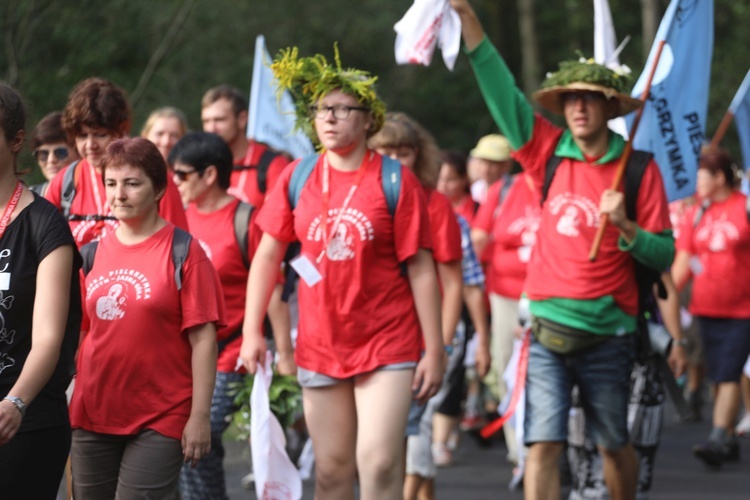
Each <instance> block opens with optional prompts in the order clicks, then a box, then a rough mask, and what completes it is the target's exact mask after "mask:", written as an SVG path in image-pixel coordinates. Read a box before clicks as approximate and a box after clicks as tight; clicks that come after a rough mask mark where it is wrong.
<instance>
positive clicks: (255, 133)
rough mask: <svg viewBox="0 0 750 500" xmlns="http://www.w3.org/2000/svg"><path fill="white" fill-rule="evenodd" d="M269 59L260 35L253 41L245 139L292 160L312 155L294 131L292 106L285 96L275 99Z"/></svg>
mask: <svg viewBox="0 0 750 500" xmlns="http://www.w3.org/2000/svg"><path fill="white" fill-rule="evenodd" d="M270 61H271V56H270V54H269V53H268V50H267V49H266V42H265V38H264V37H263V35H258V37H257V38H256V39H255V61H254V64H253V83H252V86H251V88H250V103H249V104H250V109H249V111H248V120H247V137H248V138H250V139H254V140H256V141H258V142H263V143H265V144H268V145H269V146H271V147H272V148H275V149H278V150H280V151H286V152H287V153H290V154H291V155H292V156H294V157H295V158H301V157H303V156H305V155H309V154H312V153H314V152H315V148H314V147H313V145H312V143H311V142H310V139H308V137H307V136H306V135H305V134H304V133H302V132H300V131H295V130H294V105H293V104H292V97H291V96H290V95H289V93H288V92H285V93H284V95H283V96H282V98H281V101H277V99H276V86H275V85H274V83H275V82H274V76H273V72H272V71H271V68H269V67H268V64H269V63H270Z"/></svg>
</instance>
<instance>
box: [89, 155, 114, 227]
mask: <svg viewBox="0 0 750 500" xmlns="http://www.w3.org/2000/svg"><path fill="white" fill-rule="evenodd" d="M89 173H90V174H91V184H92V186H93V189H94V202H95V203H96V213H97V214H99V215H107V212H106V211H105V208H104V205H105V204H106V202H103V201H102V198H101V196H102V195H101V193H100V192H99V179H97V177H96V169H95V168H94V166H93V165H92V164H91V163H89ZM107 209H109V207H107ZM107 211H108V210H107Z"/></svg>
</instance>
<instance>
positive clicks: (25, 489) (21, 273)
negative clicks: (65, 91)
mask: <svg viewBox="0 0 750 500" xmlns="http://www.w3.org/2000/svg"><path fill="white" fill-rule="evenodd" d="M24 121H25V110H24V106H23V101H22V100H21V97H20V96H19V95H18V93H17V92H16V91H15V90H13V89H12V88H11V87H9V86H7V85H5V84H0V398H2V399H1V400H0V496H1V497H2V498H34V499H37V498H38V499H46V498H52V499H53V498H55V497H56V494H57V489H58V485H59V484H60V479H61V478H62V474H63V469H64V467H65V461H66V459H67V455H68V451H69V449H70V423H69V421H68V412H67V402H66V398H65V389H66V387H67V385H68V383H69V381H70V375H71V371H70V366H71V362H72V359H73V355H74V353H75V347H76V345H77V340H78V339H77V333H78V328H79V327H80V289H79V285H78V272H77V268H78V267H80V257H79V256H78V252H77V250H76V249H75V248H76V247H75V243H74V241H73V237H72V235H71V234H70V229H69V227H68V224H67V222H66V221H65V219H63V217H62V215H61V214H60V213H59V212H58V211H57V210H56V209H55V208H54V207H53V206H52V205H51V204H50V203H49V202H47V201H46V200H44V199H43V198H39V197H38V196H36V195H35V194H33V193H32V192H31V191H29V190H28V189H27V188H26V187H24V186H23V185H22V184H21V183H20V182H19V181H18V172H17V171H16V166H17V157H18V153H19V151H21V148H22V147H23V142H24V139H25V136H26V134H25V131H24ZM66 332H67V334H66ZM61 350H62V355H61Z"/></svg>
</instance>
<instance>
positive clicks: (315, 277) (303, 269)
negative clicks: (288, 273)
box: [289, 254, 323, 287]
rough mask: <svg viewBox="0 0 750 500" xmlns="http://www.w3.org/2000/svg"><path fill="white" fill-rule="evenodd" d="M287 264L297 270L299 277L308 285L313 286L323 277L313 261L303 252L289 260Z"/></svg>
mask: <svg viewBox="0 0 750 500" xmlns="http://www.w3.org/2000/svg"><path fill="white" fill-rule="evenodd" d="M289 265H290V266H292V268H293V269H294V270H295V271H297V274H299V277H300V278H302V280H303V281H304V282H305V284H307V286H309V287H312V286H315V285H316V284H317V283H318V282H319V281H320V280H322V279H323V275H322V274H320V271H318V268H317V267H315V263H314V262H313V261H312V260H311V259H310V258H309V257H308V256H307V255H305V254H300V255H298V256H297V257H295V258H293V259H292V260H290V261H289Z"/></svg>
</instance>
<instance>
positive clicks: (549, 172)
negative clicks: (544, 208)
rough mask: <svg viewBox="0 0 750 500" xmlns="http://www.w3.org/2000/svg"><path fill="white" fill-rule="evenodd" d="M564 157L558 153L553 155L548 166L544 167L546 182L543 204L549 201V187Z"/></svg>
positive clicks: (548, 161)
mask: <svg viewBox="0 0 750 500" xmlns="http://www.w3.org/2000/svg"><path fill="white" fill-rule="evenodd" d="M561 162H562V158H561V157H559V156H557V155H552V156H550V157H549V160H547V166H546V167H545V168H544V184H543V185H542V200H541V204H542V205H544V202H545V201H547V195H548V194H549V187H550V186H551V185H552V179H554V178H555V173H556V172H557V167H559V166H560V163H561Z"/></svg>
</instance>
